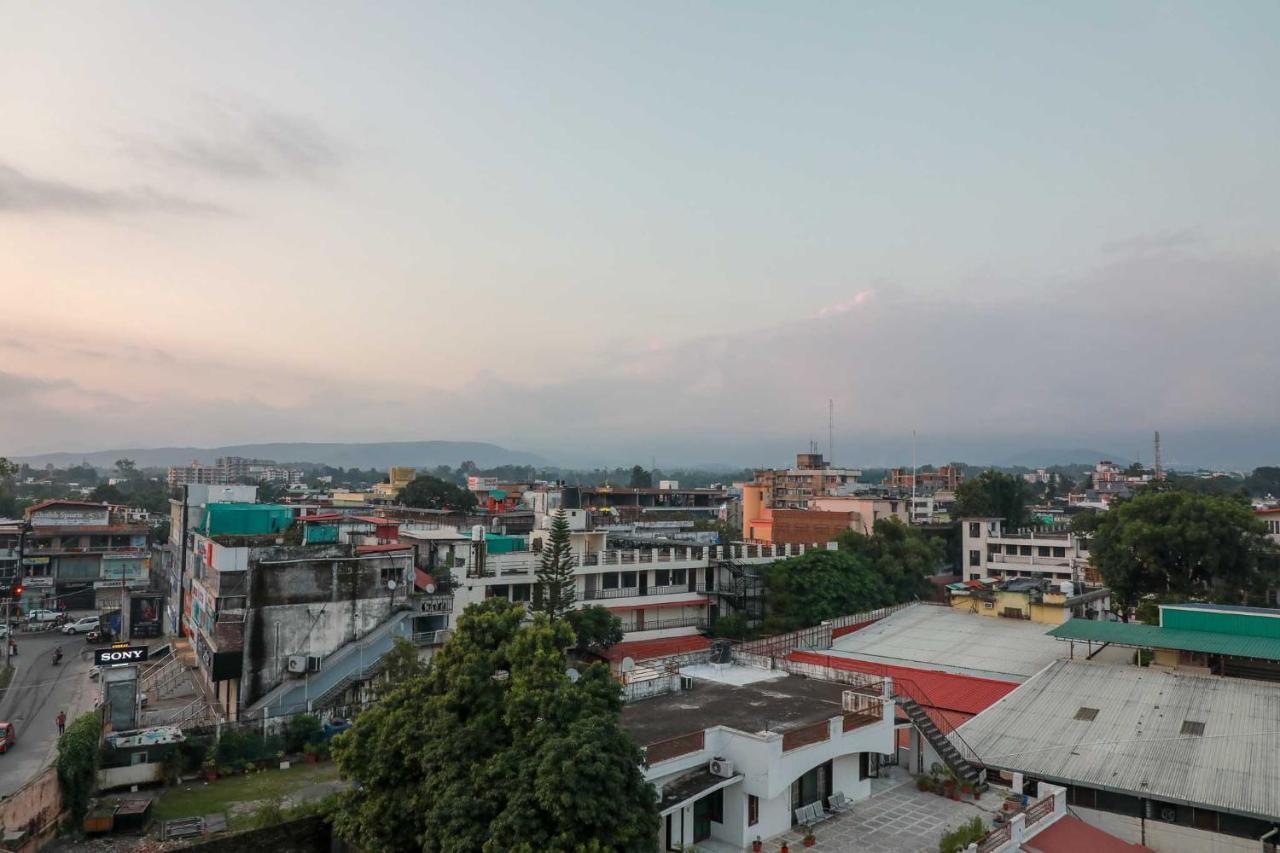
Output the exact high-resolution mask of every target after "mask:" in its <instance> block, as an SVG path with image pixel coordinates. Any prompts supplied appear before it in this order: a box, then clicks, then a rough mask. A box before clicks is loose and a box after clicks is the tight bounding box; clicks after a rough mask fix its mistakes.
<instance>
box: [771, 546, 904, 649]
mask: <svg viewBox="0 0 1280 853" xmlns="http://www.w3.org/2000/svg"><path fill="white" fill-rule="evenodd" d="M767 571H768V576H767V580H766V583H767V585H768V595H767V597H766V598H765V601H766V604H767V607H768V612H767V613H766V615H765V625H764V627H765V633H779V632H783V631H794V630H796V629H798V628H804V627H807V626H809V625H817V624H818V623H819V622H821V621H822V620H823V619H832V618H834V617H836V616H845V615H848V614H850V613H858V612H860V611H863V610H874V609H875V608H877V607H884V606H886V605H888V604H892V603H893V602H894V596H893V592H892V590H891V589H890V587H889V584H888V583H886V582H885V579H884V578H882V577H881V576H880V575H879V574H878V573H877V572H876V570H875V569H874V568H872V565H871V561H870V560H869V559H868V558H867V557H866V555H864V554H857V553H853V552H851V551H848V550H845V551H809V552H807V553H805V554H801V555H800V556H799V557H792V558H791V559H789V560H779V561H778V562H776V563H771V564H770V565H769V567H768V570H767Z"/></svg>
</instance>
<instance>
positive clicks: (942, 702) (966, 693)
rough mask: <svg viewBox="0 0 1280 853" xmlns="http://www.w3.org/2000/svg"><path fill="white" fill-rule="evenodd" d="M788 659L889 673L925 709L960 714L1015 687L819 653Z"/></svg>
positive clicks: (971, 711) (977, 709) (981, 707)
mask: <svg viewBox="0 0 1280 853" xmlns="http://www.w3.org/2000/svg"><path fill="white" fill-rule="evenodd" d="M787 659H788V660H794V661H799V662H801V663H814V664H819V665H826V666H829V667H831V668H832V669H843V670H848V671H850V672H865V673H867V674H869V675H881V676H888V677H889V678H892V679H893V683H894V686H895V689H897V690H898V691H899V692H901V693H904V694H905V695H907V696H910V697H911V698H912V699H915V700H916V701H917V702H919V703H920V704H921V705H923V706H925V710H928V709H930V708H933V709H937V710H939V711H959V712H960V713H961V714H968V715H973V714H977V713H980V712H981V711H984V710H986V709H987V708H989V707H990V706H992V705H994V704H995V703H996V702H998V701H999V700H1000V699H1002V698H1003V697H1004V696H1005V695H1006V694H1008V693H1010V692H1012V691H1013V690H1014V688H1016V687H1017V686H1018V685H1017V683H1016V682H1013V681H997V680H996V679H994V678H976V677H974V676H972V675H958V674H956V673H954V672H937V671H934V670H929V669H915V668H914V667H907V666H893V665H891V664H882V663H870V662H868V661H863V660H855V659H853V658H847V657H840V656H836V655H827V654H822V653H821V652H792V653H791V654H789V655H787Z"/></svg>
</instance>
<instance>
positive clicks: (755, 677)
mask: <svg viewBox="0 0 1280 853" xmlns="http://www.w3.org/2000/svg"><path fill="white" fill-rule="evenodd" d="M692 669H695V670H697V671H698V673H699V675H705V676H707V678H706V679H704V678H700V677H695V678H692V679H687V680H686V683H687V684H690V685H691V688H690V689H686V690H684V691H682V692H679V693H674V694H668V695H665V696H661V697H657V698H654V699H646V700H643V701H640V702H634V703H631V704H629V705H627V706H626V708H625V709H624V710H623V712H622V724H623V727H624V728H626V729H627V731H628V732H630V733H631V735H632V736H633V737H634V738H635V739H636V741H637V742H638V743H640V744H641V746H642V747H643V748H644V751H645V759H646V765H647V766H646V767H645V778H646V779H648V780H649V781H650V782H652V783H654V785H655V786H656V787H657V788H658V791H659V798H660V799H659V805H658V809H659V815H660V821H661V823H660V825H659V835H658V839H657V849H658V850H663V851H667V850H682V849H688V845H693V844H704V845H709V844H715V843H718V844H719V845H724V846H725V847H727V848H732V849H735V850H742V849H744V848H747V847H749V845H750V844H751V842H752V841H754V840H755V839H756V838H760V839H768V838H772V837H774V836H777V835H779V834H781V833H783V832H786V831H787V830H789V829H790V828H791V827H792V826H793V825H795V824H796V823H798V822H801V821H800V817H799V816H798V815H797V812H798V811H800V810H802V809H804V808H806V807H812V806H814V805H815V804H817V806H818V807H820V808H822V809H823V810H824V811H825V809H826V805H827V804H829V802H830V798H831V797H832V796H833V795H834V794H837V793H839V794H843V795H844V796H845V797H847V798H848V799H849V800H851V801H857V800H862V799H865V798H866V797H868V796H869V795H870V793H871V782H870V772H869V771H870V767H871V762H872V761H873V760H874V756H876V755H881V754H891V753H892V752H893V751H894V748H895V747H894V743H895V740H894V705H893V700H892V699H891V698H889V697H890V695H891V690H890V683H889V682H888V681H887V680H882V679H879V678H877V677H873V676H866V677H858V676H857V674H853V673H846V675H848V676H851V679H850V680H851V683H834V682H827V681H822V680H819V679H816V678H799V677H796V676H790V675H781V674H780V673H778V672H776V671H774V672H769V671H765V670H755V669H751V668H747V667H739V666H733V665H725V667H724V668H721V669H719V670H717V669H716V668H715V665H704V666H700V667H695V668H692ZM743 675H745V678H744V677H735V676H743ZM744 681H745V682H746V683H743V682H744ZM707 849H710V847H709V846H708V847H707ZM721 849H723V848H721Z"/></svg>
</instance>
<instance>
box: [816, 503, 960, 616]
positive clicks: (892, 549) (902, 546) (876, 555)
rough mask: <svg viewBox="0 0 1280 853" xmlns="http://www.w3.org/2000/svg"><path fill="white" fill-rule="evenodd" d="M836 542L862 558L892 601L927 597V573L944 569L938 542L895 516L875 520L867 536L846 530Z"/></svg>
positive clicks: (931, 573)
mask: <svg viewBox="0 0 1280 853" xmlns="http://www.w3.org/2000/svg"><path fill="white" fill-rule="evenodd" d="M836 541H837V542H838V543H839V547H840V550H841V551H846V552H849V553H852V554H855V555H858V556H861V557H864V558H865V559H866V561H867V563H868V565H870V567H871V568H872V569H873V570H874V571H875V572H876V574H878V575H879V576H880V577H881V578H883V579H884V582H885V583H886V584H887V585H888V587H889V590H890V592H891V593H892V595H893V597H894V600H895V601H910V600H912V599H915V598H927V597H928V596H929V595H930V593H931V592H932V585H931V584H930V583H929V576H930V575H934V574H937V573H938V572H940V571H945V570H946V569H947V565H946V555H945V553H944V551H945V549H944V546H943V543H942V541H941V540H940V539H938V538H936V537H932V536H928V535H926V534H925V533H924V532H923V531H922V530H920V529H919V528H915V527H910V526H908V525H906V524H904V523H903V522H902V521H901V520H899V519H897V518H881V519H879V520H877V521H876V523H875V526H874V527H873V528H872V532H871V535H870V536H864V535H863V534H861V533H859V532H857V531H854V530H848V531H845V532H844V533H842V534H840V536H839V537H838V539H837V540H836Z"/></svg>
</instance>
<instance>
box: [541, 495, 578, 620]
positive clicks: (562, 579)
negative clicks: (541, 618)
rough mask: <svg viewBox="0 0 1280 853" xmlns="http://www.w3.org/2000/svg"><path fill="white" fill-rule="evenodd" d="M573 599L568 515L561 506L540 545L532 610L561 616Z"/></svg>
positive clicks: (558, 617)
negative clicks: (540, 553)
mask: <svg viewBox="0 0 1280 853" xmlns="http://www.w3.org/2000/svg"><path fill="white" fill-rule="evenodd" d="M573 601H574V590H573V551H572V547H571V546H570V543H569V517H568V516H567V515H565V512H564V508H563V507H562V508H560V509H558V510H556V514H555V515H554V516H552V518H551V533H550V535H549V536H547V542H546V544H545V545H543V546H542V562H541V563H540V564H539V565H538V585H537V587H536V588H535V589H534V599H533V609H534V610H536V611H539V612H542V613H545V614H547V616H549V617H550V618H551V619H552V620H553V621H554V620H558V619H563V618H564V615H565V614H566V613H568V612H569V611H570V610H572V609H573Z"/></svg>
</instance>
